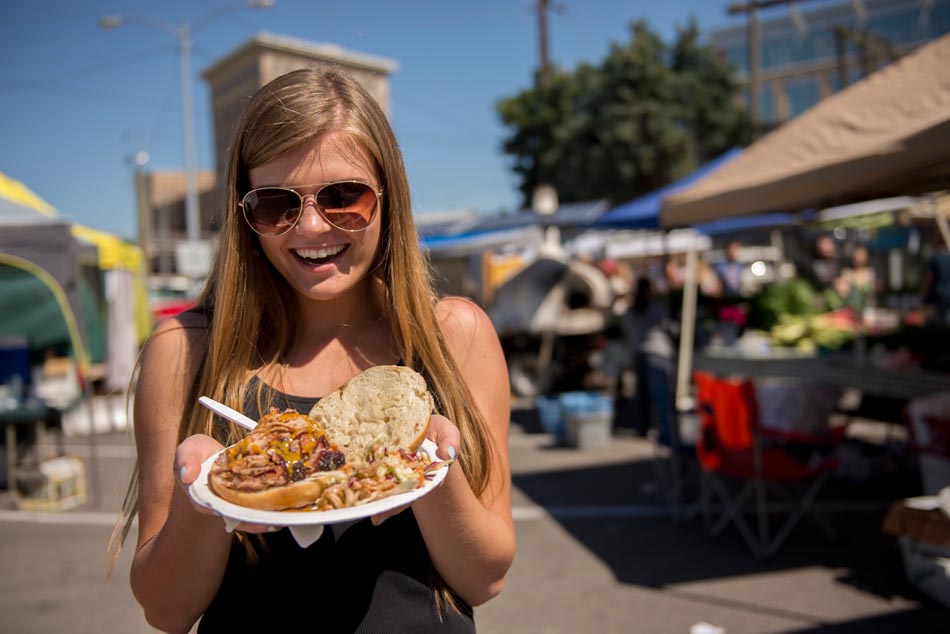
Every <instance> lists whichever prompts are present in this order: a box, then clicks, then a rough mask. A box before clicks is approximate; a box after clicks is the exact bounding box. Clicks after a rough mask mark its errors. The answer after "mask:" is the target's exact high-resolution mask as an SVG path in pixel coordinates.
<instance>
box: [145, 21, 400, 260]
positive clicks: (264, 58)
mask: <svg viewBox="0 0 950 634" xmlns="http://www.w3.org/2000/svg"><path fill="white" fill-rule="evenodd" d="M323 66H333V67H335V68H338V69H342V70H343V71H345V72H347V73H349V74H350V75H351V76H353V77H354V78H355V79H356V80H357V81H359V82H360V83H361V84H362V85H363V87H364V88H366V90H367V91H368V92H369V93H370V94H371V95H373V97H375V98H376V100H377V101H378V102H379V103H380V105H381V106H382V107H383V109H384V110H385V111H386V112H387V113H388V112H389V111H390V109H389V75H390V74H391V73H393V72H394V71H396V70H397V69H398V68H399V66H398V64H397V63H396V62H395V61H393V60H391V59H387V58H382V57H376V56H372V55H367V54H365V53H358V52H354V51H348V50H345V49H343V48H341V47H339V46H336V45H333V44H322V43H317V42H309V41H306V40H301V39H298V38H292V37H286V36H281V35H274V34H271V33H258V34H257V35H255V36H254V37H253V38H251V39H250V40H248V41H247V42H245V43H244V44H242V45H241V46H239V47H238V48H236V49H235V50H234V51H232V52H231V53H229V54H227V55H225V56H224V57H223V58H221V59H220V60H218V61H217V62H215V63H214V64H212V65H211V67H209V68H208V69H207V70H205V71H204V73H203V74H202V76H203V77H204V79H205V80H206V81H207V82H208V86H209V89H210V94H211V118H212V128H213V131H214V151H215V169H214V170H203V171H200V172H199V174H198V191H199V199H200V200H199V206H200V211H201V242H202V243H203V244H196V245H190V244H186V243H185V237H186V225H185V205H184V198H185V174H184V172H183V171H168V170H163V171H148V170H147V169H144V168H140V169H139V170H138V171H137V178H136V187H137V192H138V201H137V206H138V217H139V242H140V244H141V246H142V248H143V249H144V250H145V252H146V253H147V254H148V259H149V262H150V266H151V268H150V272H152V273H157V274H162V275H164V276H170V275H172V274H180V273H185V274H186V275H189V276H191V277H200V271H201V269H202V268H203V267H202V263H201V262H195V261H194V260H196V259H197V260H200V259H202V258H204V257H205V256H206V255H207V254H208V253H210V250H209V249H208V248H207V243H208V242H210V241H212V240H213V239H214V236H215V235H216V234H217V230H218V227H219V224H220V220H219V218H218V213H219V211H220V210H219V207H220V196H219V195H218V192H217V187H216V183H218V182H220V181H221V179H222V177H223V174H224V166H225V164H226V161H227V150H228V147H229V146H230V144H231V141H232V138H233V134H234V129H235V127H236V126H237V123H238V119H239V118H240V116H241V114H242V112H243V111H244V107H245V106H246V104H247V102H248V100H249V99H250V97H251V95H253V94H254V93H255V92H256V91H257V89H258V88H260V87H261V86H263V85H264V84H266V83H268V82H269V81H271V80H272V79H274V78H276V77H278V76H280V75H283V74H285V73H288V72H290V71H292V70H297V69H300V68H309V67H323ZM199 116H200V115H199ZM185 247H187V248H185ZM186 259H187V260H189V262H186V261H185V260H186Z"/></svg>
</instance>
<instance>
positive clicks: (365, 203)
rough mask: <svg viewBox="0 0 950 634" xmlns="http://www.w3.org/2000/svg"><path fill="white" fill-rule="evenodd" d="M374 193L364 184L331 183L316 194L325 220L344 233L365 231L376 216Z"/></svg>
mask: <svg viewBox="0 0 950 634" xmlns="http://www.w3.org/2000/svg"><path fill="white" fill-rule="evenodd" d="M377 202H378V201H377V198H376V191H375V190H374V189H373V188H372V187H370V186H369V185H366V184H365V183H331V184H330V185H327V186H325V187H324V188H323V189H321V190H320V191H319V192H318V193H317V204H318V205H319V206H320V209H321V210H322V211H323V213H324V215H325V216H326V219H327V220H328V221H329V222H330V224H332V225H333V226H335V227H338V228H339V229H344V230H346V231H359V230H360V229H365V228H366V227H368V226H369V223H370V222H372V220H373V216H374V215H376V207H377Z"/></svg>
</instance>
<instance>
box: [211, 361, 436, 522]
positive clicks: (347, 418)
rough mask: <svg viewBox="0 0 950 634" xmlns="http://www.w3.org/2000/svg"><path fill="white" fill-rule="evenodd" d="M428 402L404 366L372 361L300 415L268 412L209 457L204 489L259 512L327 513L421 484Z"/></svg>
mask: <svg viewBox="0 0 950 634" xmlns="http://www.w3.org/2000/svg"><path fill="white" fill-rule="evenodd" d="M433 408H434V403H433V399H432V395H431V394H430V393H429V391H428V388H427V385H426V382H425V379H424V378H423V377H422V376H420V375H419V374H418V373H416V372H415V371H413V370H411V369H410V368H406V367H402V366H376V367H372V368H369V369H368V370H365V371H364V372H361V373H360V374H358V375H356V376H355V377H353V378H352V379H350V380H349V381H348V382H346V383H345V384H344V385H343V386H342V387H340V388H339V389H337V390H335V391H334V392H332V393H330V394H328V395H327V396H325V397H323V398H322V399H320V401H319V402H318V403H317V404H316V405H315V406H314V407H313V409H312V410H311V411H310V412H309V415H303V414H300V413H298V412H297V411H295V410H284V411H283V412H280V411H278V410H276V409H272V410H271V411H270V412H269V413H268V414H267V415H265V416H264V418H262V419H261V422H260V423H259V425H258V427H256V428H255V429H254V430H253V431H252V432H250V433H249V434H248V436H246V437H245V438H243V439H242V440H241V441H240V442H238V443H237V444H235V445H232V446H231V447H229V448H227V449H226V450H224V451H223V452H221V454H219V456H218V457H217V458H216V460H215V462H214V465H213V466H212V468H211V472H210V474H209V486H210V488H211V490H212V491H213V492H214V493H215V494H217V495H218V496H219V497H221V498H223V499H225V500H228V501H229V502H233V503H235V504H239V505H241V506H246V507H250V508H255V509H261V510H270V511H279V510H292V509H296V510H331V509H337V508H345V507H348V506H355V505H359V504H365V503H367V502H372V501H374V500H378V499H381V498H384V497H387V496H389V495H394V494H397V493H402V492H405V491H411V490H412V489H414V488H417V487H420V486H422V484H423V482H424V480H425V476H426V474H427V473H428V470H429V468H430V467H431V466H432V460H431V459H430V458H429V456H428V454H426V452H424V451H421V450H420V449H419V447H420V446H421V444H422V442H423V440H425V437H426V432H427V431H428V427H429V417H430V415H431V414H432V411H433Z"/></svg>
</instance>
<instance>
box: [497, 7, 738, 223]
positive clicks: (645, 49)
mask: <svg viewBox="0 0 950 634" xmlns="http://www.w3.org/2000/svg"><path fill="white" fill-rule="evenodd" d="M630 33H631V37H630V41H629V42H627V43H626V44H616V43H614V44H612V45H611V47H610V50H609V52H608V54H607V56H606V58H605V59H604V60H603V61H602V62H601V63H600V64H599V65H596V66H593V65H586V64H585V65H581V66H579V67H577V68H576V69H575V70H574V71H573V72H565V71H563V70H560V69H557V68H553V69H551V72H549V73H548V74H547V79H546V81H545V82H544V83H543V84H542V85H539V86H535V87H533V88H531V89H528V90H525V91H523V92H521V93H520V94H518V95H516V96H514V97H509V98H506V99H503V100H501V101H500V102H499V103H498V104H497V110H498V113H499V116H500V118H501V120H502V122H503V123H504V124H505V126H506V127H507V128H508V132H509V133H508V135H507V136H506V138H505V139H504V144H503V149H504V152H505V153H506V154H508V155H510V156H511V157H512V159H513V163H512V169H513V170H514V171H515V173H517V174H518V175H520V177H521V184H520V189H521V192H522V195H523V197H524V202H525V205H526V206H527V205H528V204H529V201H530V198H531V192H532V191H533V190H534V188H535V186H536V185H538V184H539V183H545V182H546V183H552V184H554V185H555V186H556V187H557V189H558V194H559V196H560V199H561V200H562V201H564V202H572V201H580V200H592V199H599V198H608V199H610V200H611V201H612V202H614V203H619V202H623V201H626V200H629V199H631V198H634V197H636V196H639V195H642V194H645V193H648V192H650V191H653V190H654V189H656V188H658V187H661V186H663V185H665V184H666V183H669V182H670V181H672V180H674V179H676V178H679V177H681V176H683V175H685V174H687V173H689V172H690V171H692V170H693V169H695V168H696V167H697V166H698V165H699V164H700V163H702V162H704V161H706V160H709V159H711V158H713V157H715V156H717V155H719V154H721V153H722V152H724V151H726V150H728V149H729V148H731V147H734V146H736V145H743V144H745V143H746V142H747V141H748V138H749V125H748V121H747V119H746V117H745V114H744V111H743V110H742V109H741V108H740V107H739V106H738V105H737V100H736V95H737V93H738V90H739V87H738V83H737V82H736V80H735V78H734V77H733V74H732V71H731V69H730V68H728V67H727V66H725V65H724V64H723V63H721V62H720V61H719V60H718V59H717V57H716V54H715V52H714V51H713V50H712V49H711V48H710V47H707V46H702V45H701V44H700V43H699V31H698V29H697V27H696V25H695V24H693V23H691V24H690V25H689V26H687V27H686V28H684V29H681V30H679V32H678V33H677V36H676V40H675V42H674V43H673V44H672V45H667V44H666V43H665V42H663V40H662V38H660V37H659V36H658V35H657V34H656V33H654V32H652V31H651V30H650V29H649V27H648V26H647V25H646V23H644V22H642V21H639V22H635V23H633V24H632V25H631V27H630Z"/></svg>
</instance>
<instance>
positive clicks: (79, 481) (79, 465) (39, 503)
mask: <svg viewBox="0 0 950 634" xmlns="http://www.w3.org/2000/svg"><path fill="white" fill-rule="evenodd" d="M39 472H40V475H41V479H40V483H39V485H38V486H36V487H33V488H31V489H30V490H28V491H25V492H23V493H22V494H21V495H20V496H18V498H17V508H19V509H20V510H24V511H65V510H67V509H71V508H75V507H77V506H79V505H80V504H83V503H84V502H85V501H86V468H85V466H84V465H83V462H82V460H80V459H79V458H74V457H71V456H60V457H58V458H51V459H49V460H44V461H43V462H41V463H40V465H39Z"/></svg>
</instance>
